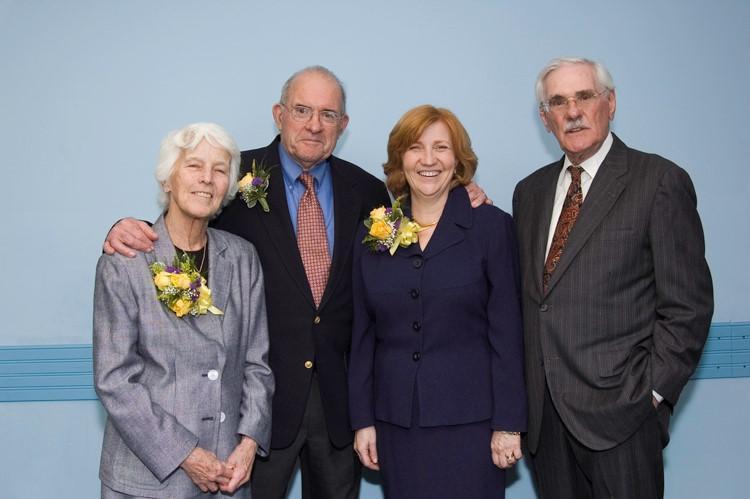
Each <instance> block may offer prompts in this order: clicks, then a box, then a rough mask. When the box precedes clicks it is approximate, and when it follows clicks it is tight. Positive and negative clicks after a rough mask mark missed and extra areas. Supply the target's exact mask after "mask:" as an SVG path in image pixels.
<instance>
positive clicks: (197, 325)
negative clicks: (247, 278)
mask: <svg viewBox="0 0 750 499" xmlns="http://www.w3.org/2000/svg"><path fill="white" fill-rule="evenodd" d="M152 228H153V230H154V232H156V234H157V235H158V236H159V239H157V240H156V241H155V242H154V251H152V252H151V253H147V254H146V261H147V262H148V264H149V265H151V264H152V263H154V262H156V261H159V262H163V263H166V264H170V265H171V264H172V261H173V260H174V257H175V254H176V251H175V249H174V244H173V243H172V239H171V238H170V237H169V232H168V231H167V226H166V223H165V221H164V215H163V214H162V215H160V216H159V218H158V219H157V220H156V222H154V225H153V227H152ZM211 232H212V231H211V229H209V235H208V237H209V244H208V265H209V269H210V271H209V278H210V279H211V281H210V282H209V283H208V287H209V289H211V296H212V297H213V302H214V305H216V306H217V307H218V308H219V309H221V310H222V311H223V310H225V309H226V305H227V298H228V296H229V285H230V282H231V277H232V270H231V267H230V266H229V265H227V264H226V262H225V261H224V251H225V250H226V247H227V245H226V241H225V240H223V238H222V240H217V238H213V237H212V234H211ZM225 267H226V268H225ZM150 275H151V273H150V272H149V276H150ZM214 282H215V283H217V284H216V285H213V284H212V283H214ZM151 285H152V286H153V282H152V283H151ZM162 306H163V307H164V305H162ZM164 310H165V313H166V315H167V316H168V317H169V320H170V321H171V322H172V324H173V325H175V326H176V327H177V329H178V330H183V331H184V330H185V329H189V330H192V331H193V332H197V333H198V334H201V335H202V336H205V337H207V338H210V339H212V340H215V341H217V342H218V343H219V344H222V345H223V338H222V327H221V325H222V319H223V317H224V316H223V315H222V316H216V315H213V314H210V313H209V314H205V315H201V316H199V317H193V316H191V315H185V316H183V317H177V316H176V315H175V314H174V313H173V312H172V311H171V310H167V309H166V307H165V309H164ZM197 321H200V322H197Z"/></svg>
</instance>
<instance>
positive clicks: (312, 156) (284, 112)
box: [273, 71, 349, 169]
mask: <svg viewBox="0 0 750 499" xmlns="http://www.w3.org/2000/svg"><path fill="white" fill-rule="evenodd" d="M342 105H343V102H342V95H341V91H340V90H339V87H338V85H337V83H336V82H335V81H334V80H333V79H332V78H330V77H328V76H326V75H324V74H322V73H319V72H315V71H311V72H308V73H302V74H301V75H299V76H298V77H297V78H296V79H295V80H294V82H293V83H292V85H291V87H290V89H289V94H288V96H287V102H284V103H283V104H276V105H274V106H273V118H274V121H275V122H276V127H277V128H278V129H279V131H280V132H281V143H282V144H283V145H284V148H285V149H286V150H287V152H288V153H289V155H290V156H291V157H292V158H294V160H295V161H296V162H297V163H298V164H299V165H300V166H301V167H302V168H304V169H309V168H312V167H313V166H315V165H316V164H318V163H320V162H321V161H323V160H325V159H326V158H328V157H329V156H330V155H331V154H332V153H333V150H334V149H335V148H336V142H337V141H338V139H339V137H340V136H341V133H342V132H343V131H344V129H345V128H346V125H347V124H348V123H349V117H348V116H347V115H346V114H344V113H343V109H342ZM297 106H304V107H307V108H310V109H311V110H312V116H311V117H310V118H309V119H308V120H307V121H296V120H295V119H294V118H293V117H292V109H293V108H294V107H297ZM321 111H332V112H334V113H336V114H338V115H339V116H340V119H339V121H338V122H337V123H334V124H329V123H325V122H323V121H322V120H321V119H320V113H321Z"/></svg>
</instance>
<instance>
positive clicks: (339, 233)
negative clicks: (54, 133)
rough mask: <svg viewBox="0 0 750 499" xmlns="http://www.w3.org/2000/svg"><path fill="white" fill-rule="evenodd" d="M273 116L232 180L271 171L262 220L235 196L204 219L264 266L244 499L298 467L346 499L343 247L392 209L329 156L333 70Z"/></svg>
mask: <svg viewBox="0 0 750 499" xmlns="http://www.w3.org/2000/svg"><path fill="white" fill-rule="evenodd" d="M273 118H274V122H275V124H276V127H277V128H278V130H279V135H278V136H277V137H276V138H275V139H274V140H273V142H271V143H270V144H269V145H268V146H266V147H262V148H260V149H254V150H251V151H244V152H243V153H242V166H241V170H242V173H241V175H244V174H245V173H247V172H250V171H251V169H252V165H253V163H255V164H256V165H260V166H261V167H262V168H263V169H265V170H267V171H268V172H269V175H270V177H269V185H268V191H267V199H266V201H267V204H268V207H269V211H268V212H265V211H264V210H263V209H262V206H261V204H260V203H258V204H257V205H256V206H254V207H252V208H250V207H249V206H248V205H247V204H246V202H245V201H244V200H243V199H241V198H240V197H239V196H238V197H237V198H236V199H234V200H233V201H232V202H231V203H230V204H229V205H227V207H226V208H224V210H223V211H222V213H221V214H220V215H219V216H218V217H217V218H216V219H214V220H213V221H212V222H211V225H212V226H213V227H215V228H219V229H224V230H227V231H229V232H232V233H234V234H237V235H239V236H242V237H244V238H245V239H247V240H248V241H250V242H251V243H253V245H254V246H255V248H256V249H257V251H258V255H259V257H260V260H261V264H262V266H263V275H264V282H265V292H266V308H267V314H268V331H269V341H270V348H269V364H270V366H271V369H272V370H273V373H274V378H275V381H276V391H275V394H274V398H273V408H272V416H271V417H272V425H271V427H272V435H271V452H270V455H269V457H268V458H267V459H261V458H258V459H256V461H255V464H254V467H255V468H254V470H253V473H252V477H251V486H252V495H253V497H254V498H256V499H283V498H285V497H286V492H287V488H288V485H289V481H290V479H291V477H292V474H293V473H294V470H295V465H296V463H297V460H298V459H299V463H300V469H301V472H302V496H303V498H304V499H354V498H356V497H358V495H359V487H360V477H361V465H360V462H359V459H358V458H357V456H356V454H355V453H354V450H353V447H352V440H353V433H352V431H351V426H350V423H349V403H348V389H347V368H348V366H347V363H348V355H349V345H350V342H351V325H352V324H351V323H352V291H351V267H352V261H351V260H352V248H353V245H354V244H359V243H360V241H356V240H355V235H356V232H357V229H358V228H359V227H360V224H361V223H362V221H363V220H364V219H365V218H366V217H367V216H368V214H369V212H370V210H371V209H372V208H374V207H376V206H382V205H389V204H390V200H389V197H388V193H387V191H386V189H385V185H384V184H383V182H382V181H381V180H378V179H377V178H375V177H374V176H372V175H370V174H369V173H367V172H365V171H364V170H362V169H361V168H360V167H358V166H356V165H354V164H352V163H349V162H348V161H344V160H342V159H340V158H337V157H336V156H333V151H334V149H335V148H336V143H337V141H338V139H339V137H340V136H341V134H342V133H343V131H344V129H345V128H346V126H347V124H348V123H349V117H348V115H347V114H346V95H345V92H344V88H343V85H342V84H341V82H340V81H339V79H338V78H337V77H336V76H335V75H334V74H333V73H332V72H331V71H329V70H328V69H326V68H324V67H321V66H311V67H308V68H305V69H302V70H300V71H298V72H297V73H295V74H293V75H292V76H291V77H290V78H289V79H288V80H287V81H286V83H285V84H284V86H283V88H282V91H281V99H280V101H279V102H278V103H277V104H275V105H274V106H273ZM469 195H470V197H471V198H472V204H473V205H474V206H478V205H479V204H481V203H482V202H484V201H485V200H486V196H485V195H484V192H482V190H481V189H479V188H478V187H472V188H471V189H470V193H469ZM155 238H156V234H154V233H153V231H151V230H150V228H149V227H148V225H147V224H146V223H144V222H141V221H137V220H133V219H125V220H123V221H121V222H119V223H117V224H116V225H115V227H113V228H112V230H111V231H110V233H109V234H108V236H107V240H106V241H105V244H104V250H105V251H106V252H108V253H112V252H114V251H117V252H118V253H122V254H124V255H127V256H132V255H134V252H133V250H137V251H150V250H151V248H152V244H151V241H152V240H154V239H155ZM209 285H210V286H211V287H212V289H213V287H214V286H221V285H222V284H221V283H216V284H212V283H210V282H209Z"/></svg>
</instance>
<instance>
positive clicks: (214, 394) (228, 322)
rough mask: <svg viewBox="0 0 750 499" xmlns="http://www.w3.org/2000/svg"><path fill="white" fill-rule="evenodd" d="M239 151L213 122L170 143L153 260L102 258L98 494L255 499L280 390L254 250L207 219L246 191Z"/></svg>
mask: <svg viewBox="0 0 750 499" xmlns="http://www.w3.org/2000/svg"><path fill="white" fill-rule="evenodd" d="M239 163H240V153H239V149H238V148H237V145H236V144H235V142H234V140H233V139H232V138H231V136H230V135H229V134H228V133H227V132H226V131H225V130H224V129H223V128H221V127H220V126H218V125H215V124H212V123H196V124H192V125H188V126H186V127H184V128H182V129H180V130H176V131H174V132H171V133H170V134H169V135H167V137H166V138H165V139H164V141H163V142H162V145H161V151H160V157H159V164H158V165H157V167H156V178H157V181H158V182H159V185H160V187H161V191H162V193H161V197H160V202H161V204H162V207H163V209H164V213H163V214H162V216H160V217H159V219H158V220H157V221H156V222H155V223H154V226H153V228H154V231H155V232H156V233H157V234H158V235H159V240H158V241H157V242H156V243H155V247H154V251H153V252H150V253H139V254H138V255H137V256H136V257H135V258H132V259H131V258H127V257H123V256H121V255H113V256H110V255H102V256H101V258H100V259H99V263H98V265H97V268H96V285H95V290H94V376H95V385H96V391H97V394H98V395H99V399H100V400H101V402H102V404H103V405H104V408H105V409H106V411H107V416H108V417H107V423H106V428H105V432H104V441H103V444H102V456H101V464H100V469H99V476H100V479H101V481H102V497H104V498H125V497H128V498H129V497H153V498H161V497H169V498H175V497H194V496H197V495H200V494H201V492H203V493H206V494H213V495H212V496H213V497H224V494H227V495H230V494H233V495H232V497H249V496H250V491H249V487H243V484H245V483H246V482H247V481H248V480H249V477H250V473H251V471H252V466H253V462H254V459H255V455H256V453H257V454H260V455H266V454H267V452H268V448H269V440H270V433H271V398H272V395H273V390H274V380H273V375H272V373H271V370H270V368H269V366H268V362H267V356H268V331H267V326H266V310H265V297H264V290H263V275H262V271H261V266H260V262H259V260H258V256H257V254H256V252H255V249H254V247H253V246H252V245H251V244H250V243H248V242H247V241H245V240H244V239H241V238H239V237H237V236H234V235H232V234H229V233H227V232H223V231H220V230H215V229H210V228H208V222H209V220H210V219H211V218H213V217H214V216H215V215H216V214H217V213H218V212H219V211H220V210H221V208H222V207H223V206H224V205H226V204H227V203H228V202H229V201H230V200H231V199H232V198H233V197H234V195H235V193H236V192H237V176H238V171H239Z"/></svg>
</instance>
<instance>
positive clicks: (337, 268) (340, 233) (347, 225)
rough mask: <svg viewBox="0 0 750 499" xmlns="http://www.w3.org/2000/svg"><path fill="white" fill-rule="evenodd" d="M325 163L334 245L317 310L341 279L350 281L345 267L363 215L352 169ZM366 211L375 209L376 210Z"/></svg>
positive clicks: (331, 160) (335, 160) (331, 161)
mask: <svg viewBox="0 0 750 499" xmlns="http://www.w3.org/2000/svg"><path fill="white" fill-rule="evenodd" d="M328 161H329V164H330V168H331V181H332V183H333V220H334V229H333V230H334V241H333V257H332V258H331V268H330V270H329V272H328V282H327V283H326V289H325V291H324V292H323V297H322V298H321V300H320V308H323V307H324V306H325V304H326V302H328V300H329V299H330V297H331V295H332V294H333V290H334V289H336V284H337V283H338V281H339V280H340V279H342V278H350V277H351V273H350V271H349V269H348V268H347V263H348V262H349V261H350V256H351V251H352V248H353V244H354V241H353V240H354V236H355V234H357V227H358V224H359V223H360V222H361V220H360V219H359V218H360V215H361V213H362V206H361V205H362V200H361V199H360V198H359V196H357V190H356V188H355V187H356V180H355V179H354V178H353V177H352V175H351V172H350V168H352V167H351V166H348V165H346V164H343V162H342V161H341V160H339V159H338V158H336V157H335V156H331V157H330V158H329V160H328ZM368 208H375V206H372V207H368ZM305 284H306V285H307V279H306V278H305ZM308 289H309V285H308ZM310 303H312V294H310Z"/></svg>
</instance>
